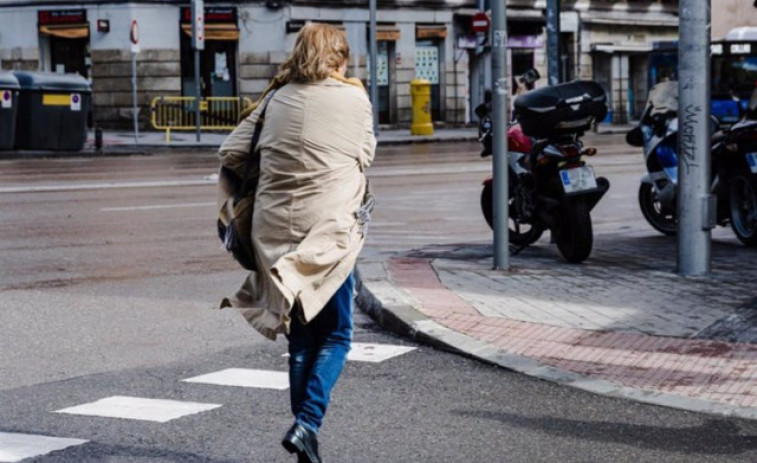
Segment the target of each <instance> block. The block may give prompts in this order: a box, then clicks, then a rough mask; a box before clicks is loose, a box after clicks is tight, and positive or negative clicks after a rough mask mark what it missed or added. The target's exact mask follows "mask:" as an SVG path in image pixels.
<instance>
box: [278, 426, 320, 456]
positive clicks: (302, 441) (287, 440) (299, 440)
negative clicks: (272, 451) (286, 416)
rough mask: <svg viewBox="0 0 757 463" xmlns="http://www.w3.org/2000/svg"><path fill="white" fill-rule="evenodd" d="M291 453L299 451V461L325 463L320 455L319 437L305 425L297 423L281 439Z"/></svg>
mask: <svg viewBox="0 0 757 463" xmlns="http://www.w3.org/2000/svg"><path fill="white" fill-rule="evenodd" d="M281 445H283V446H284V448H285V449H287V451H288V452H289V453H295V452H296V453H297V461H298V462H304V463H323V461H322V460H321V457H320V456H318V439H317V438H316V436H315V433H314V432H312V431H310V430H309V429H308V428H306V427H305V426H303V425H301V424H299V423H295V424H294V425H293V426H292V427H291V428H290V429H289V431H287V433H286V435H284V439H283V440H282V441H281Z"/></svg>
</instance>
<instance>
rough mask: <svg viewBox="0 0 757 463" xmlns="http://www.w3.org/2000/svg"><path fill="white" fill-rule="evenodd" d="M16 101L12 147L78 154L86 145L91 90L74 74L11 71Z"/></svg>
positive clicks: (84, 81) (87, 82) (83, 80)
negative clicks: (14, 132)
mask: <svg viewBox="0 0 757 463" xmlns="http://www.w3.org/2000/svg"><path fill="white" fill-rule="evenodd" d="M13 74H14V75H15V76H16V78H17V79H18V83H19V87H20V89H19V97H18V114H17V117H16V147H17V148H18V149H27V150H54V151H79V150H81V149H82V148H84V144H85V143H86V141H87V123H88V121H89V119H90V111H91V108H92V88H91V86H90V84H89V81H87V79H85V78H84V77H82V76H80V75H78V74H53V73H48V72H26V71H14V72H13Z"/></svg>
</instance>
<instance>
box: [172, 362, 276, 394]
mask: <svg viewBox="0 0 757 463" xmlns="http://www.w3.org/2000/svg"><path fill="white" fill-rule="evenodd" d="M182 381H184V382H187V383H201V384H214V385H217V386H237V387H255V388H262V389H277V390H280V391H283V390H286V389H289V374H288V373H285V372H281V371H269V370H252V369H248V368H227V369H226V370H221V371H216V372H214V373H208V374H206V375H201V376H195V377H194V378H188V379H182Z"/></svg>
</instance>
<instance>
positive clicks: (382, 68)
mask: <svg viewBox="0 0 757 463" xmlns="http://www.w3.org/2000/svg"><path fill="white" fill-rule="evenodd" d="M376 61H377V62H378V66H377V68H376V73H377V78H376V80H377V82H376V83H377V87H378V115H379V124H389V123H391V105H390V102H391V95H390V92H389V89H390V88H391V77H390V76H391V73H390V72H389V42H386V41H382V42H378V54H377V56H376Z"/></svg>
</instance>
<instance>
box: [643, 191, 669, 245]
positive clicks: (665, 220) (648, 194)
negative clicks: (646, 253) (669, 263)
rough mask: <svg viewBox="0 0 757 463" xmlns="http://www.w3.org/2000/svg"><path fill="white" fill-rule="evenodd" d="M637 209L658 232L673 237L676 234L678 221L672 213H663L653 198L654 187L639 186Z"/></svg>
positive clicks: (660, 206) (658, 202)
mask: <svg viewBox="0 0 757 463" xmlns="http://www.w3.org/2000/svg"><path fill="white" fill-rule="evenodd" d="M639 208H640V209H641V213H642V214H643V215H644V218H645V219H647V222H649V225H651V226H652V227H653V228H654V229H655V230H657V231H658V232H660V233H662V234H664V235H668V236H675V234H676V233H678V221H677V220H676V217H675V213H674V212H665V211H664V210H663V207H662V204H660V201H658V200H657V196H655V192H654V186H653V185H651V184H649V183H642V184H641V185H639Z"/></svg>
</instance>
